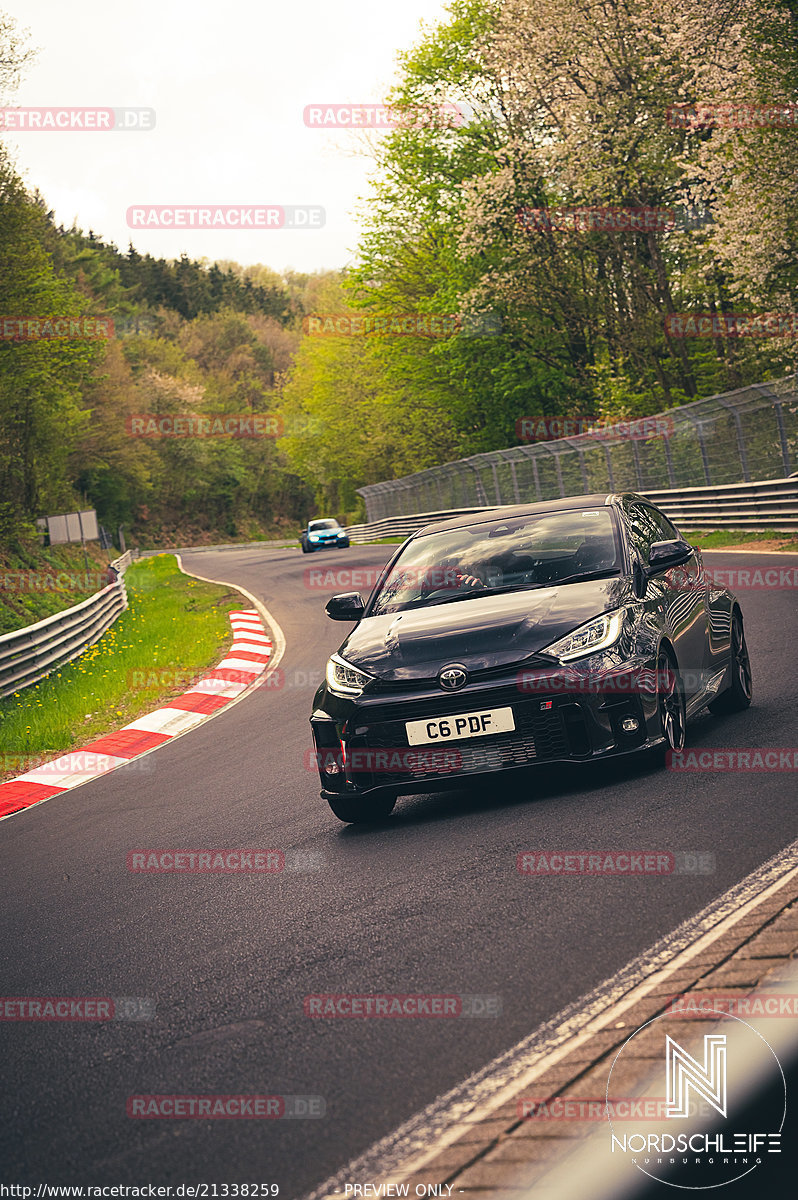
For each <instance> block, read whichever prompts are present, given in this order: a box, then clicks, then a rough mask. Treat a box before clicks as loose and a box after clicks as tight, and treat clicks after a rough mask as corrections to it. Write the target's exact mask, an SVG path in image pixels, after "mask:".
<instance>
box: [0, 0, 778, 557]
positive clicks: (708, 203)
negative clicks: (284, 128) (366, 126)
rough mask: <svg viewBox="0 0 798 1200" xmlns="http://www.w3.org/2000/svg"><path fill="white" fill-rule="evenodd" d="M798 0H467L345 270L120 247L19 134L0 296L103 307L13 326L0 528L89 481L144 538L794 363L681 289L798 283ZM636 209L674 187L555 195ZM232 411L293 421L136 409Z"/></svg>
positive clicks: (263, 514)
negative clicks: (697, 333)
mask: <svg viewBox="0 0 798 1200" xmlns="http://www.w3.org/2000/svg"><path fill="white" fill-rule="evenodd" d="M797 8H798V6H796V5H795V4H794V3H792V2H787V0H775V2H769V3H765V4H764V5H763V4H762V3H760V2H755V0H702V2H701V3H699V4H697V5H694V6H688V7H687V8H685V7H684V6H676V5H674V4H672V3H665V2H664V0H662V2H660V0H655V2H654V3H653V4H652V3H651V2H650V0H647V2H646V3H645V4H642V3H640V2H639V0H536V3H535V4H532V3H531V0H492V2H487V3H486V2H485V0H453V2H452V3H451V4H450V6H449V10H448V15H447V18H446V19H445V20H444V21H443V22H442V23H440V24H439V25H438V26H437V27H435V28H433V29H431V30H428V31H427V32H426V33H425V34H424V36H423V37H422V39H421V41H420V42H419V44H418V45H417V46H416V47H415V48H414V49H412V50H411V51H409V52H407V53H406V54H404V55H403V56H401V58H400V70H399V82H398V83H397V85H396V87H395V90H394V93H393V95H392V96H390V97H389V98H388V99H389V100H390V103H391V106H392V109H393V111H395V112H397V113H402V112H405V113H407V114H408V119H407V120H406V121H398V122H397V124H396V127H395V128H393V129H391V130H390V131H389V132H388V133H387V134H384V135H380V136H377V135H374V134H366V133H364V134H362V135H361V137H362V147H361V148H362V152H363V153H364V154H367V155H369V156H370V157H371V159H372V160H373V172H372V180H371V184H370V192H369V194H368V196H366V197H364V198H363V199H362V201H361V217H362V221H361V224H362V229H363V234H362V239H361V244H360V246H359V248H358V252H357V255H356V261H355V265H354V266H353V267H352V268H351V269H349V270H348V271H341V272H319V273H317V274H291V273H288V274H283V275H279V274H277V273H275V272H274V271H272V270H270V269H269V268H268V267H266V266H263V265H261V264H258V265H254V266H241V265H239V264H237V263H233V262H214V263H209V262H205V261H203V262H194V261H190V260H189V259H188V258H186V257H182V258H180V259H178V260H177V261H166V260H163V259H158V258H153V257H151V256H150V255H147V254H141V253H139V252H138V251H137V250H136V249H135V247H134V246H132V245H131V246H129V247H128V248H127V249H126V250H121V249H119V248H117V247H116V246H114V245H110V244H108V243H106V242H104V241H103V240H102V237H101V236H98V235H97V234H95V233H94V232H91V231H89V232H83V231H81V230H80V229H78V228H71V229H65V228H63V227H59V226H58V225H56V223H55V221H54V219H53V217H52V214H51V213H49V212H48V208H47V203H46V198H44V197H41V196H40V195H38V194H36V193H33V194H32V193H31V192H29V191H28V190H27V189H26V187H25V186H23V184H22V182H21V180H20V178H19V174H18V172H17V170H16V168H15V165H14V163H13V162H12V161H11V160H10V159H9V157H8V156H7V154H5V153H4V152H3V151H2V147H1V146H0V316H1V317H4V318H10V317H14V316H16V317H28V318H29V317H33V316H36V315H39V316H46V317H48V318H51V319H54V318H58V317H70V318H77V317H90V318H95V319H100V318H105V319H107V320H108V321H109V322H110V321H113V323H114V336H113V337H97V338H93V339H92V338H74V337H72V338H66V337H60V338H59V337H38V338H32V339H27V340H26V339H25V338H20V337H19V336H17V335H15V333H14V329H13V322H12V324H11V325H4V326H3V330H2V337H0V549H2V547H3V545H8V544H10V543H11V542H13V541H14V540H15V539H16V538H18V537H20V536H30V535H31V534H32V531H33V528H34V525H33V522H34V519H35V518H36V517H38V516H41V515H44V514H46V513H55V512H60V511H65V510H67V509H69V508H71V507H73V506H74V505H75V504H81V505H86V506H92V507H96V508H97V510H98V513H99V516H100V520H101V521H102V522H103V524H104V525H106V526H107V527H108V528H109V529H111V530H113V531H116V529H117V527H118V526H119V525H123V526H124V527H125V528H126V530H127V531H128V533H129V535H130V536H132V537H133V538H134V539H135V540H137V541H139V542H140V544H141V545H155V546H157V545H164V546H167V545H175V544H178V543H181V542H182V543H186V542H191V541H201V540H205V541H207V540H211V539H217V538H218V539H224V540H227V539H231V538H246V537H257V536H263V535H266V534H269V533H280V532H283V531H288V530H294V531H295V530H296V528H297V524H298V522H299V521H300V520H302V519H305V518H306V517H307V516H309V515H312V514H313V513H314V512H317V511H319V510H324V511H326V512H330V513H332V514H335V515H337V516H338V517H340V518H343V519H350V520H351V519H352V518H355V517H357V516H358V515H359V514H360V513H361V512H362V508H361V506H360V503H359V498H358V496H357V491H356V489H357V488H358V487H360V486H362V485H363V484H366V483H372V482H375V481H377V480H380V479H385V478H391V477H394V476H396V475H401V474H406V473H408V472H410V471H414V470H418V469H421V468H423V467H427V466H431V465H434V464H437V463H440V462H446V461H448V460H451V459H453V458H458V457H461V456H464V455H467V454H473V453H477V452H479V451H482V450H489V449H495V448H499V447H503V446H508V445H510V444H512V443H513V442H514V440H515V438H516V434H515V428H516V421H517V420H518V418H520V417H535V416H538V415H540V416H542V415H546V416H552V415H555V416H556V415H562V416H567V415H573V414H579V415H584V416H594V417H599V418H604V419H615V418H619V417H628V416H637V415H645V414H649V413H654V412H658V411H660V410H662V409H664V408H667V407H670V406H672V405H675V404H680V403H684V402H685V401H687V400H690V399H692V398H695V397H698V396H703V395H709V394H712V393H715V392H722V391H726V390H730V389H732V388H735V387H740V386H743V385H745V384H746V383H748V382H752V381H756V380H760V379H766V378H769V377H773V376H775V375H782V374H786V373H787V372H788V371H789V370H792V369H794V368H795V357H796V350H797V348H798V347H797V345H796V340H797V339H796V337H795V335H794V334H792V335H791V336H779V337H759V338H753V337H729V336H725V337H708V338H706V337H680V336H678V335H676V336H674V333H673V330H674V329H675V328H678V323H677V324H674V322H673V320H672V318H673V317H674V315H675V314H680V313H709V314H714V315H723V314H746V313H763V312H779V313H793V312H795V311H796V302H798V253H796V252H797V251H798V108H796V104H798V15H797V13H796V9H797ZM0 42H2V45H0V91H2V92H3V98H4V99H5V98H6V97H7V95H8V94H9V93H10V92H11V91H12V90H13V85H14V82H15V78H16V77H17V75H18V74H19V70H20V69H21V67H22V66H24V58H25V52H24V48H23V47H22V45H21V42H20V39H19V37H18V35H17V34H16V33H15V31H14V28H13V25H12V24H10V23H9V22H8V21H2V20H0ZM765 110H767V111H770V112H771V114H772V113H775V114H776V118H772V119H770V120H769V121H765V122H762V121H759V120H757V119H756V118H755V116H752V114H756V113H760V112H762V111H765ZM453 111H455V112H457V113H458V114H459V117H458V119H457V120H453V119H452V112H453ZM418 112H424V114H426V115H425V119H424V120H417V119H412V116H413V114H415V113H418ZM630 209H631V210H635V211H637V212H638V213H640V212H655V213H657V214H663V213H664V214H667V218H666V219H663V220H661V221H656V222H654V223H653V224H650V225H647V224H646V223H645V222H642V221H638V222H636V223H634V222H633V223H632V225H631V226H630V227H628V228H624V229H622V230H620V229H618V228H613V227H612V222H611V221H610V222H609V223H608V222H606V221H604V222H602V221H601V220H592V219H591V220H588V221H585V220H584V219H581V218H580V219H573V220H571V221H570V223H569V220H568V216H567V214H569V213H573V212H574V210H579V211H581V212H583V213H584V212H585V211H588V212H593V213H596V212H600V213H604V214H606V213H607V212H610V213H612V212H617V211H622V210H630ZM551 214H554V215H555V219H552V216H551ZM608 225H609V227H608ZM347 313H348V314H350V315H352V316H358V317H360V318H362V319H360V320H354V321H350V322H348V324H347V323H346V322H342V321H341V319H340V318H341V316H342V314H347ZM331 314H333V315H335V319H334V320H333V319H331ZM408 314H410V315H412V319H411V320H409V321H408V320H406V318H407V316H408ZM433 315H437V316H438V317H441V318H448V319H447V320H441V321H439V323H438V326H437V328H438V332H437V333H432V332H431V330H433V329H435V328H436V327H435V326H434V323H433V322H432V321H431V319H430V318H431V317H432V316H433ZM377 318H385V319H384V320H383V321H382V323H380V321H379V320H377ZM109 328H110V326H109ZM324 330H326V331H327V332H326V333H324V335H323V336H320V335H319V331H324ZM441 330H442V331H443V332H442V333H441V332H440V331H441ZM342 331H343V332H342ZM397 334H398V335H397ZM220 413H221V414H231V415H235V416H241V415H242V414H244V415H246V414H250V415H252V416H253V417H255V416H269V417H271V418H273V424H275V423H276V424H277V427H278V428H279V429H280V430H281V431H282V436H279V437H268V438H253V437H249V438H247V437H235V436H229V435H226V436H223V437H184V438H176V437H161V438H148V437H139V436H133V435H132V433H131V430H132V429H133V428H134V425H133V418H134V417H136V416H137V415H138V414H159V415H163V416H164V417H179V416H181V415H185V414H194V415H202V414H220Z"/></svg>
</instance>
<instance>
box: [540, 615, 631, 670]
mask: <svg viewBox="0 0 798 1200" xmlns="http://www.w3.org/2000/svg"><path fill="white" fill-rule="evenodd" d="M622 625H623V612H622V610H620V609H619V610H617V611H616V612H611V613H604V615H603V616H601V617H596V619H595V620H593V621H588V623H587V624H586V625H580V626H579V628H578V629H575V630H574V631H573V633H569V634H568V635H567V636H566V637H564V638H560V640H559V641H558V642H552V644H551V645H550V646H547V647H546V651H545V652H546V654H553V655H555V657H556V658H559V660H560V662H572V661H573V659H575V658H584V657H585V655H587V654H596V653H597V652H598V651H599V650H606V649H608V647H610V646H612V645H614V644H615V642H617V640H618V638H619V637H620V636H621V627H622Z"/></svg>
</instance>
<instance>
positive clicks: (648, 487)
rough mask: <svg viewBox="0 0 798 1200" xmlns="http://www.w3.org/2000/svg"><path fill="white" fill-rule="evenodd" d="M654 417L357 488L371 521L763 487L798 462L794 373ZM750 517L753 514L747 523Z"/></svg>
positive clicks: (722, 508) (723, 507) (722, 507)
mask: <svg viewBox="0 0 798 1200" xmlns="http://www.w3.org/2000/svg"><path fill="white" fill-rule="evenodd" d="M533 422H534V418H533ZM652 422H658V427H659V428H661V429H662V432H660V433H659V434H656V435H654V436H650V437H643V438H640V439H637V438H636V437H631V436H629V435H628V430H626V431H624V430H623V428H620V427H619V428H618V431H617V432H613V428H614V427H611V428H608V429H603V430H601V431H600V432H599V433H595V432H593V433H582V434H579V435H578V436H575V437H564V438H558V439H557V440H556V441H539V442H534V443H531V444H523V443H519V444H518V445H516V446H511V447H509V448H508V449H506V450H492V451H489V452H488V453H485V454H475V455H473V456H472V457H470V458H463V459H459V460H458V461H457V462H451V463H446V464H444V465H443V466H439V467H431V468H429V469H427V470H425V471H417V472H416V473H415V474H413V475H406V476H404V477H403V478H401V479H390V480H386V481H385V482H383V483H374V484H369V485H367V486H366V487H363V488H360V489H358V490H359V493H360V495H361V496H363V498H364V500H365V502H366V512H367V522H366V523H367V524H369V525H371V524H374V523H375V522H378V521H381V520H384V519H385V518H389V517H404V516H409V515H412V514H428V513H435V512H450V511H452V510H466V511H467V510H470V509H479V508H493V507H497V506H500V505H505V504H528V503H535V502H536V501H541V500H554V499H558V498H560V497H564V496H574V495H589V494H591V493H593V492H624V491H631V492H641V493H643V494H645V495H649V496H651V497H652V498H654V497H661V496H665V495H666V494H667V495H669V496H674V497H676V496H677V495H679V496H681V495H683V494H686V493H687V492H688V491H689V492H697V491H698V490H699V489H700V490H701V491H706V490H707V489H709V490H711V491H717V492H719V493H720V492H722V489H723V488H725V487H730V486H731V487H733V486H740V485H741V484H746V485H750V486H751V487H752V488H761V487H762V486H763V483H767V482H769V481H776V480H785V479H787V478H788V477H789V476H791V475H793V474H794V473H795V472H796V470H797V469H798V391H796V377H795V376H790V377H789V378H787V379H780V380H775V381H772V382H770V383H759V384H754V385H752V386H750V387H745V388H740V389H739V390H737V391H734V392H727V393H724V394H723V395H720V396H708V397H706V398H705V399H703V400H695V401H693V402H692V403H691V404H685V405H682V406H681V407H679V408H672V409H669V410H668V412H667V413H661V414H658V417H656V418H653V419H652ZM695 499H696V500H697V496H696V497H695ZM749 499H750V497H749ZM705 507H706V506H705ZM707 511H708V510H707ZM717 511H718V513H719V514H720V515H721V516H725V515H726V514H727V513H729V512H731V511H732V510H731V509H730V508H729V505H728V504H726V503H725V502H724V504H721V503H720V502H719V503H718V505H717ZM740 511H741V513H742V515H744V516H746V515H747V517H749V518H750V516H751V513H752V512H754V510H753V509H752V508H751V506H750V504H748V507H747V511H746V513H743V510H742V508H741V510H740ZM794 515H795V514H794V513H793V516H794ZM785 519H788V518H786V517H785ZM789 519H791V518H789ZM715 523H716V524H717V522H715ZM749 524H750V521H749V520H748V519H747V520H746V521H745V524H744V526H743V527H745V525H749ZM720 527H723V526H720ZM727 527H728V526H727ZM735 527H737V526H735ZM751 527H753V526H751ZM768 527H769V528H785V526H784V525H779V526H768ZM789 527H791V528H795V525H792V526H789ZM354 528H355V529H357V528H358V527H357V526H355V527H354ZM356 540H357V539H356Z"/></svg>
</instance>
